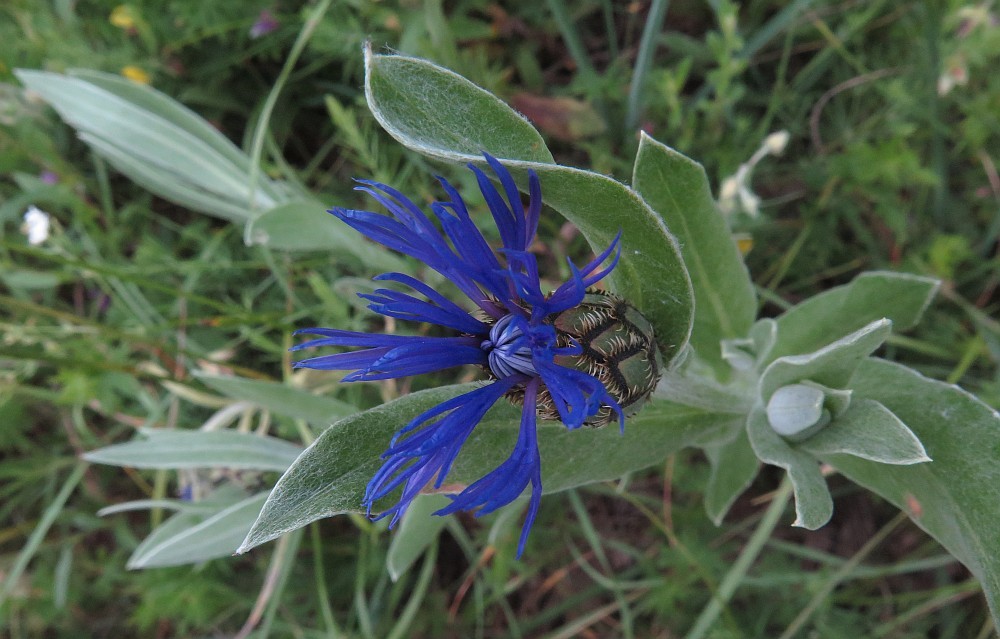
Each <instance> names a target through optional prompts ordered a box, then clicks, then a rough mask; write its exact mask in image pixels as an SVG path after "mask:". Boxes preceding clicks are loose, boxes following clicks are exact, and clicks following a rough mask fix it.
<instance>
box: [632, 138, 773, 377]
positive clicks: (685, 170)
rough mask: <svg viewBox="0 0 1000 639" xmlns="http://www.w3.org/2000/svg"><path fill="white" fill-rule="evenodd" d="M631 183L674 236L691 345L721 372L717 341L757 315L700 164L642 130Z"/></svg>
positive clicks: (737, 333) (743, 330) (742, 331)
mask: <svg viewBox="0 0 1000 639" xmlns="http://www.w3.org/2000/svg"><path fill="white" fill-rule="evenodd" d="M632 187H633V188H634V189H635V190H636V191H638V192H639V195H641V196H642V198H643V199H644V200H645V201H646V203H647V204H649V206H650V207H651V208H652V209H653V210H654V211H656V212H657V213H658V214H659V215H660V216H661V217H662V218H663V220H664V221H665V222H666V223H667V226H668V227H669V228H670V230H671V231H672V232H673V233H674V235H676V236H677V239H678V240H679V241H680V247H681V255H682V256H683V257H684V263H685V265H686V266H687V268H688V271H689V272H690V274H691V282H692V284H693V286H694V296H695V304H696V307H697V309H698V312H697V313H696V314H695V317H694V328H693V330H692V332H691V344H692V346H694V349H695V352H696V353H697V354H698V355H699V357H701V358H702V359H704V360H705V361H706V362H709V363H710V364H711V365H712V366H713V368H714V369H715V370H716V372H717V373H724V372H725V371H726V370H728V366H727V365H726V364H725V362H724V361H723V360H722V353H721V351H720V349H719V342H720V341H721V340H724V339H733V338H742V337H744V336H746V334H747V332H748V331H749V330H750V326H751V324H753V321H754V318H755V317H756V316H757V295H756V292H755V291H754V287H753V282H752V281H751V279H750V275H749V273H748V272H747V269H746V265H745V264H744V263H743V258H742V257H741V256H740V252H739V249H738V248H737V247H736V241H735V240H734V239H733V235H732V233H731V232H730V230H729V225H728V224H726V221H725V219H723V217H722V215H721V214H720V213H719V211H718V208H717V207H716V205H715V200H714V199H713V198H712V192H711V189H710V188H709V185H708V177H707V176H706V175H705V169H704V167H702V166H701V165H700V164H698V163H697V162H695V161H694V160H691V159H690V158H688V157H686V156H684V155H682V154H680V153H678V152H677V151H674V150H673V149H671V148H670V147H668V146H666V145H664V144H661V143H659V142H657V141H656V140H654V139H653V138H651V137H649V136H648V135H646V134H645V133H643V134H642V138H641V140H640V142H639V153H638V155H637V156H636V159H635V168H634V171H633V174H632Z"/></svg>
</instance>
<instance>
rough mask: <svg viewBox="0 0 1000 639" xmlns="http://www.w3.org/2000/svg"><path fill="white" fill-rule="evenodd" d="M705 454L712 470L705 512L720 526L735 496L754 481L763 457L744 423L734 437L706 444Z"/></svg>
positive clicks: (706, 492) (706, 489)
mask: <svg viewBox="0 0 1000 639" xmlns="http://www.w3.org/2000/svg"><path fill="white" fill-rule="evenodd" d="M705 455H706V456H707V457H708V461H709V463H710V464H711V465H712V474H711V475H710V476H709V479H708V486H706V487H705V512H706V513H708V518H709V519H711V520H712V523H714V524H715V525H716V526H718V525H719V524H721V523H722V519H723V518H724V517H725V516H726V513H727V512H729V508H730V507H731V506H732V505H733V502H735V501H736V498H737V497H739V496H740V495H742V494H743V491H745V490H746V489H747V488H749V487H750V484H751V483H753V480H754V478H755V477H756V476H757V472H758V471H759V470H760V460H759V459H757V456H756V455H755V454H754V451H753V448H752V447H751V446H750V439H749V437H748V436H747V429H746V428H744V427H743V426H742V424H741V425H740V428H739V429H738V431H737V433H736V437H734V438H733V439H732V440H731V441H728V442H725V443H722V444H715V445H712V446H706V447H705Z"/></svg>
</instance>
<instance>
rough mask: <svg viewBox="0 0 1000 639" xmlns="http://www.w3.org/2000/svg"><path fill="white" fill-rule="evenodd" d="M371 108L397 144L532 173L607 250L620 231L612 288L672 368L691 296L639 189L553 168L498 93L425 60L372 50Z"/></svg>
mask: <svg viewBox="0 0 1000 639" xmlns="http://www.w3.org/2000/svg"><path fill="white" fill-rule="evenodd" d="M366 71H367V72H366V75H365V93H366V95H367V97H368V107H369V108H370V109H371V111H372V114H373V115H374V116H375V118H376V119H377V120H378V122H379V124H381V125H382V127H383V128H385V130H386V131H388V132H389V134H390V135H392V136H393V137H394V138H396V139H397V140H398V141H399V142H401V143H402V144H403V145H405V146H407V147H409V148H411V149H413V150H414V151H417V152H419V153H423V154H425V155H428V156H430V157H433V158H437V159H441V160H447V161H451V162H476V163H483V158H482V153H483V152H484V151H485V152H488V153H490V154H492V155H494V156H495V157H497V158H499V159H500V160H501V161H502V162H503V164H504V166H506V167H507V168H508V169H509V170H510V171H511V172H512V173H513V174H514V175H515V176H516V177H517V178H518V181H519V183H520V184H522V185H523V184H527V179H526V174H527V171H528V170H533V171H535V173H537V174H538V177H539V178H540V179H541V183H542V199H543V200H544V201H545V203H546V204H548V205H549V206H551V207H552V208H553V209H555V210H556V211H558V212H559V213H561V214H562V215H564V216H565V217H566V218H567V219H568V220H570V221H571V222H573V223H574V224H575V225H576V226H577V227H578V228H579V229H580V231H581V233H583V235H584V237H585V238H586V239H587V241H588V242H589V243H590V245H591V246H592V247H594V249H595V251H601V250H603V249H604V248H606V247H607V246H608V244H609V243H610V242H611V241H612V239H613V238H614V237H615V235H616V234H617V233H618V232H619V231H621V233H622V255H621V260H620V262H619V264H618V267H617V268H616V269H615V270H614V271H613V272H612V273H611V275H610V277H609V278H608V281H609V283H610V284H611V286H612V288H613V289H614V290H615V291H616V292H618V293H619V294H620V295H622V296H623V297H625V298H626V299H627V300H628V301H629V302H630V303H632V304H633V305H634V306H635V307H636V308H638V309H639V310H640V311H641V312H642V313H643V315H645V316H646V318H647V319H648V320H649V321H650V322H651V323H652V324H653V327H654V330H655V332H656V340H657V342H658V344H659V345H660V348H661V351H662V353H663V356H664V359H665V360H666V361H667V362H668V363H669V362H670V361H671V360H672V359H673V357H674V356H675V355H676V354H677V353H679V352H680V351H681V350H682V349H683V347H684V345H685V344H687V341H688V336H689V335H690V332H691V324H692V320H693V315H694V313H693V306H694V293H693V292H692V289H691V280H690V278H689V276H688V273H687V269H686V268H685V266H684V262H683V260H682V259H681V255H680V249H679V248H678V246H677V241H676V240H675V239H674V237H673V236H672V235H671V234H670V232H669V231H668V230H667V227H666V225H665V224H664V222H663V220H662V219H661V218H660V217H659V216H658V215H657V214H656V213H655V212H654V211H653V210H652V209H650V208H649V206H648V205H647V204H646V203H645V201H643V199H642V198H641V197H640V196H639V195H638V194H637V193H636V192H635V191H633V190H632V189H630V188H628V187H627V186H625V185H624V184H622V183H620V182H617V181H615V180H613V179H611V178H609V177H606V176H604V175H599V174H597V173H593V172H590V171H584V170H582V169H575V168H570V167H565V166H558V165H555V164H551V156H550V155H549V153H548V151H547V150H545V147H544V145H543V144H542V142H541V137H540V136H539V135H538V133H537V131H535V130H534V128H532V127H531V125H530V124H528V123H527V122H526V121H525V120H524V119H523V118H522V117H521V116H520V115H518V114H517V113H516V112H514V110H513V109H511V108H510V107H509V106H507V105H506V104H504V103H503V102H502V101H501V100H499V99H498V98H496V97H495V96H493V95H491V94H489V93H488V92H486V91H484V90H483V89H481V88H480V87H477V86H476V85H474V84H473V83H471V82H469V81H468V80H466V79H464V78H462V77H461V76H458V75H456V74H455V73H453V72H451V71H448V70H447V69H443V68H441V67H439V66H437V65H435V64H433V63H431V62H428V61H426V60H420V59H417V58H410V57H405V56H398V55H376V54H373V53H372V52H371V51H367V52H366Z"/></svg>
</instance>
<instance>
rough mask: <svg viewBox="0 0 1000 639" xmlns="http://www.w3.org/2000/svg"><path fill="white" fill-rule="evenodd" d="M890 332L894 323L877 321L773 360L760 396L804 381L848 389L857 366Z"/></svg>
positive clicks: (765, 373)
mask: <svg viewBox="0 0 1000 639" xmlns="http://www.w3.org/2000/svg"><path fill="white" fill-rule="evenodd" d="M891 331H892V322H890V321H889V320H886V319H880V320H876V321H874V322H872V323H871V324H868V325H867V326H864V327H863V328H861V329H859V330H857V331H855V332H854V333H851V334H850V335H847V336H845V337H842V338H840V339H838V340H837V341H835V342H833V343H831V344H827V345H826V346H824V347H823V348H820V349H819V350H817V351H815V352H812V353H806V354H803V355H787V356H785V357H781V358H779V359H777V360H775V361H773V362H771V364H770V366H768V367H767V369H766V370H765V371H764V373H763V375H761V378H760V397H761V398H762V399H763V400H764V401H765V402H766V401H767V400H768V399H769V398H770V397H771V395H772V394H774V391H776V390H778V389H779V388H781V387H782V386H788V385H790V384H795V383H797V382H801V381H811V382H815V383H817V384H821V385H823V386H829V387H830V388H846V387H847V384H848V381H849V380H850V379H851V375H853V374H854V371H855V370H856V369H857V367H858V366H859V365H860V364H861V362H862V361H864V359H865V358H867V357H868V356H869V355H871V354H872V352H874V351H875V349H876V348H878V347H879V346H881V345H882V343H883V342H884V341H885V340H886V338H888V337H889V333H890V332H891Z"/></svg>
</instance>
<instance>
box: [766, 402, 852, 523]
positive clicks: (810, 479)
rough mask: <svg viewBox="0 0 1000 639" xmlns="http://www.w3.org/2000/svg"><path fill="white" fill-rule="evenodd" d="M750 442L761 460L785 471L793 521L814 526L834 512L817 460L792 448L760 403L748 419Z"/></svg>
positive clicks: (827, 519)
mask: <svg viewBox="0 0 1000 639" xmlns="http://www.w3.org/2000/svg"><path fill="white" fill-rule="evenodd" d="M747 434H748V435H749V436H750V444H751V445H752V446H753V450H754V452H755V453H756V454H757V457H758V458H760V460H761V461H763V462H765V463H767V464H772V465H774V466H780V467H781V468H784V469H785V470H786V471H788V478H789V479H790V480H791V482H792V490H793V491H794V493H795V521H794V522H793V524H792V525H794V526H801V527H803V528H808V529H809V530H816V529H817V528H820V527H821V526H823V525H825V524H826V522H828V521H830V517H831V516H833V498H832V497H830V489H829V488H828V487H827V485H826V480H825V479H824V478H823V475H822V473H820V471H819V462H818V461H816V459H815V458H813V457H812V456H811V455H809V454H808V453H804V452H802V451H800V450H797V449H795V448H793V447H792V446H791V445H789V443H788V442H786V441H785V440H784V439H783V438H782V437H781V436H780V435H778V433H776V432H774V429H773V428H771V424H770V423H769V422H768V420H767V413H765V412H764V409H763V408H762V407H760V406H758V407H756V408H754V410H753V412H751V413H750V416H749V417H748V421H747Z"/></svg>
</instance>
